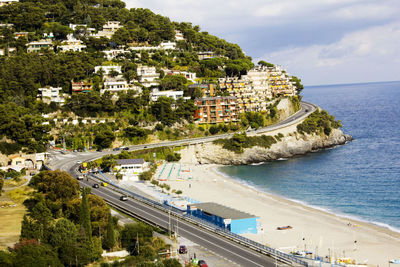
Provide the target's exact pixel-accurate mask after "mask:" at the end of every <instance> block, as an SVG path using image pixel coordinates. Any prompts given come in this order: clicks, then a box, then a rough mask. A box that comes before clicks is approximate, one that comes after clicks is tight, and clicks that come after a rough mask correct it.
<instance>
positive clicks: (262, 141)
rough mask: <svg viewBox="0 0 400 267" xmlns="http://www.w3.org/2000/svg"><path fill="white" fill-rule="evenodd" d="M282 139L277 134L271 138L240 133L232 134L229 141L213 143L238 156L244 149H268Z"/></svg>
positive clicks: (280, 135) (222, 140)
mask: <svg viewBox="0 0 400 267" xmlns="http://www.w3.org/2000/svg"><path fill="white" fill-rule="evenodd" d="M282 137H283V135H282V134H278V135H277V136H276V137H273V136H269V135H261V136H247V135H246V133H241V134H234V135H233V136H232V138H229V139H218V140H216V141H214V143H215V144H219V145H222V147H223V148H225V149H227V150H230V151H233V152H235V153H238V154H240V153H243V151H244V149H245V148H251V147H254V146H259V147H263V148H270V147H271V146H272V145H273V144H275V143H276V142H277V141H279V140H280V138H282Z"/></svg>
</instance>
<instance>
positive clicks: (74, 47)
mask: <svg viewBox="0 0 400 267" xmlns="http://www.w3.org/2000/svg"><path fill="white" fill-rule="evenodd" d="M58 48H59V50H60V51H62V52H66V51H74V52H82V50H83V49H85V48H86V45H84V44H83V42H82V41H81V40H78V39H76V38H75V37H74V36H73V35H72V34H68V36H67V40H65V41H63V42H62V44H61V45H60V46H59V47H58Z"/></svg>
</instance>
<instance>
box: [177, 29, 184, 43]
mask: <svg viewBox="0 0 400 267" xmlns="http://www.w3.org/2000/svg"><path fill="white" fill-rule="evenodd" d="M175 40H177V41H185V37H184V36H183V33H181V32H180V31H178V30H175Z"/></svg>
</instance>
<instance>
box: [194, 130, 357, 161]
mask: <svg viewBox="0 0 400 267" xmlns="http://www.w3.org/2000/svg"><path fill="white" fill-rule="evenodd" d="M350 140H352V137H351V136H350V135H346V134H343V132H342V131H341V130H339V129H334V130H332V132H331V134H330V135H329V136H325V135H302V134H299V133H297V132H292V133H290V134H287V135H286V136H284V137H283V138H282V139H281V140H280V141H279V142H278V143H276V144H273V145H272V146H271V147H270V148H268V149H266V148H263V147H257V146H255V147H252V148H247V149H245V150H244V152H243V153H241V154H236V153H234V152H232V151H229V150H226V149H224V148H222V146H220V145H216V144H213V143H205V144H201V145H196V147H195V149H194V152H195V157H196V159H197V161H198V162H199V163H201V164H209V163H213V164H222V165H245V164H251V163H258V162H265V161H272V160H277V159H279V158H289V157H293V156H296V155H302V154H305V153H308V152H311V151H316V150H319V149H324V148H329V147H333V146H337V145H343V144H345V143H346V142H348V141H350Z"/></svg>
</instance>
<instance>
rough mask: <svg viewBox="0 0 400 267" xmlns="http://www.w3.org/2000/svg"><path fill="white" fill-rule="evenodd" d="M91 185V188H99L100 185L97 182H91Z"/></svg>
mask: <svg viewBox="0 0 400 267" xmlns="http://www.w3.org/2000/svg"><path fill="white" fill-rule="evenodd" d="M92 187H93V188H99V187H100V186H99V184H93V185H92Z"/></svg>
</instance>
